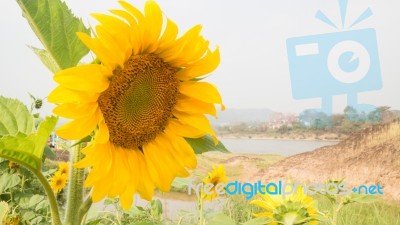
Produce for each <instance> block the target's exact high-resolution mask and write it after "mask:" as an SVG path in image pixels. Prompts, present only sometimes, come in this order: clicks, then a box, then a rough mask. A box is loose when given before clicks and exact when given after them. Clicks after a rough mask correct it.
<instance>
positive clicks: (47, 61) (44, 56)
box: [28, 46, 61, 73]
mask: <svg viewBox="0 0 400 225" xmlns="http://www.w3.org/2000/svg"><path fill="white" fill-rule="evenodd" d="M28 47H29V48H31V49H32V51H33V52H34V53H35V54H36V55H37V56H38V57H39V59H40V60H41V61H42V63H43V64H44V65H45V66H46V67H47V69H49V70H50V71H51V72H52V73H57V72H58V71H60V70H61V69H60V66H59V65H58V64H57V62H56V61H55V60H54V58H53V57H52V56H51V55H50V53H49V52H48V51H46V50H44V49H40V48H35V47H33V46H28Z"/></svg>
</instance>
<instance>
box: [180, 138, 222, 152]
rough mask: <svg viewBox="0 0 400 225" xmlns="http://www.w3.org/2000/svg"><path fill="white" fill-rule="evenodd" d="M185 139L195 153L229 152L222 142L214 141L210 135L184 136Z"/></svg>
mask: <svg viewBox="0 0 400 225" xmlns="http://www.w3.org/2000/svg"><path fill="white" fill-rule="evenodd" d="M186 141H187V142H188V143H189V144H190V145H191V146H192V148H193V150H194V152H195V153H196V154H201V153H204V152H209V151H220V152H229V151H228V149H226V148H225V146H224V145H223V144H222V142H220V141H219V142H218V144H215V143H214V140H213V139H212V137H211V136H209V135H206V136H203V137H201V138H186Z"/></svg>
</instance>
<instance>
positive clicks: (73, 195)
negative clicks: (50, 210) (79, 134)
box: [65, 143, 90, 225]
mask: <svg viewBox="0 0 400 225" xmlns="http://www.w3.org/2000/svg"><path fill="white" fill-rule="evenodd" d="M84 145H85V144H83V143H81V144H76V145H75V146H74V147H73V148H72V149H71V152H70V165H69V166H70V174H69V178H68V195H67V208H66V213H65V224H66V225H80V224H81V221H80V220H82V219H83V216H82V217H81V216H80V209H81V208H82V206H83V205H82V203H83V200H82V199H83V181H84V179H85V173H84V170H83V169H78V168H74V166H73V165H74V164H75V163H77V162H78V161H80V160H81V159H82V158H83V155H82V153H81V149H82V148H83V147H84ZM89 208H90V205H89ZM89 208H88V209H87V210H89Z"/></svg>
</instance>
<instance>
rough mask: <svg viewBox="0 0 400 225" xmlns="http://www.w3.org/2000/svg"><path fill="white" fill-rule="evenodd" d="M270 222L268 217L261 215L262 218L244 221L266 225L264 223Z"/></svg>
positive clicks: (256, 224)
mask: <svg viewBox="0 0 400 225" xmlns="http://www.w3.org/2000/svg"><path fill="white" fill-rule="evenodd" d="M269 222H271V220H270V219H268V218H267V217H260V218H254V219H251V220H249V221H247V222H245V223H243V225H264V224H268V223H269Z"/></svg>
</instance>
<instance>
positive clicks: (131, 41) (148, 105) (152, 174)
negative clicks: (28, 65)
mask: <svg viewBox="0 0 400 225" xmlns="http://www.w3.org/2000/svg"><path fill="white" fill-rule="evenodd" d="M119 4H120V5H121V6H122V9H116V10H110V12H111V13H112V15H104V14H93V17H94V18H95V19H97V20H98V21H99V23H100V24H99V25H98V26H96V27H95V31H96V36H95V37H90V36H88V35H86V34H84V33H78V36H79V38H80V39H81V40H82V42H83V43H84V44H85V45H86V46H87V47H88V48H90V49H91V51H92V52H93V53H94V54H95V55H96V56H97V60H95V61H96V62H99V63H97V64H90V65H80V66H76V67H73V68H69V69H66V70H63V71H60V72H58V73H57V74H55V76H54V80H55V81H56V82H57V83H58V84H59V86H58V87H57V88H56V89H54V90H53V91H52V92H51V93H50V95H49V97H48V99H49V101H51V102H53V103H56V104H59V105H58V106H57V107H56V108H55V109H54V113H55V114H58V115H59V116H62V117H66V118H69V119H72V121H71V122H69V123H67V124H65V125H63V126H62V127H60V128H59V129H58V131H57V134H58V135H59V136H61V137H63V138H65V139H69V140H78V139H81V138H84V137H86V136H88V135H90V134H91V133H92V132H93V131H95V137H94V139H93V141H92V142H91V143H90V144H89V145H88V146H87V147H86V148H85V149H83V150H82V153H83V154H85V158H84V159H83V160H82V161H80V162H79V163H77V164H76V165H75V166H76V167H78V168H85V167H91V171H90V173H89V175H88V177H87V179H86V181H85V186H86V187H93V189H92V199H93V201H94V202H97V201H100V200H101V199H103V198H104V197H106V196H109V197H116V196H119V197H120V200H121V204H122V207H123V208H125V209H128V208H129V207H130V206H131V204H132V201H133V196H134V194H135V193H139V194H140V195H141V197H142V198H144V199H147V200H150V199H151V198H152V196H153V192H154V189H155V188H158V189H159V190H161V191H163V192H166V191H169V189H170V187H171V182H172V180H173V179H174V178H175V177H177V176H181V177H184V176H188V175H189V174H188V172H187V168H195V167H196V163H197V161H196V156H195V154H194V152H193V149H192V147H191V146H190V145H189V144H188V143H187V142H186V140H185V138H199V137H202V136H204V135H207V134H209V135H211V136H212V137H213V138H214V142H215V143H217V139H216V138H215V133H214V131H213V129H212V127H211V125H210V123H209V121H208V119H207V118H206V116H205V115H204V114H209V115H213V116H216V109H215V105H214V104H220V105H221V107H222V108H223V105H222V100H221V97H220V95H219V92H218V90H217V89H216V87H215V86H214V85H212V84H210V83H207V82H204V81H202V78H204V75H207V74H208V73H210V72H212V71H213V70H215V69H216V68H217V67H218V65H219V62H220V55H219V50H218V48H216V49H215V50H211V49H210V47H209V41H207V40H205V39H204V38H203V37H202V36H201V35H200V31H201V28H202V27H201V26H200V25H197V26H194V27H193V28H191V29H189V30H188V31H187V32H186V33H185V34H183V35H182V36H180V37H178V28H177V25H176V24H175V23H174V22H173V21H172V20H170V19H168V18H166V17H165V15H164V14H163V13H162V11H161V10H160V8H159V6H158V5H157V4H156V3H155V2H154V1H151V0H150V1H147V2H146V4H145V7H144V12H143V13H142V12H141V11H140V10H138V9H137V8H135V7H134V6H132V5H130V4H129V3H127V2H126V1H120V2H119Z"/></svg>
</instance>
